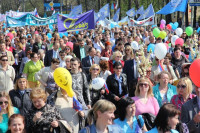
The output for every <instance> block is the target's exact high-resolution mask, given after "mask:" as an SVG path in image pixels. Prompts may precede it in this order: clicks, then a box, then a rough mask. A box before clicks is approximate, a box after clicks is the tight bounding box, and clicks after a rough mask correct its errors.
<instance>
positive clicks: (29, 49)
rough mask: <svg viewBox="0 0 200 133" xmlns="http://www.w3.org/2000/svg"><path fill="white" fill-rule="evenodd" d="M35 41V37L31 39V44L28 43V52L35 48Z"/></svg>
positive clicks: (26, 50)
mask: <svg viewBox="0 0 200 133" xmlns="http://www.w3.org/2000/svg"><path fill="white" fill-rule="evenodd" d="M34 43H35V40H34V39H30V43H29V44H26V49H25V52H26V53H27V52H28V51H32V49H33V44H34Z"/></svg>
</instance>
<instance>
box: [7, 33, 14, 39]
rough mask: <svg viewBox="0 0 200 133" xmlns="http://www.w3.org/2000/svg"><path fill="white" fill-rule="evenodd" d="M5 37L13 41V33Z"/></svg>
mask: <svg viewBox="0 0 200 133" xmlns="http://www.w3.org/2000/svg"><path fill="white" fill-rule="evenodd" d="M7 36H9V38H10V40H12V39H13V37H14V36H13V33H11V32H9V33H8V34H7Z"/></svg>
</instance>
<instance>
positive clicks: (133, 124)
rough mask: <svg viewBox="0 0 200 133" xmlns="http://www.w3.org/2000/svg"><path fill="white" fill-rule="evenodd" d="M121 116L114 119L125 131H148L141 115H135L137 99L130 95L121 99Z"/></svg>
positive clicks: (131, 132)
mask: <svg viewBox="0 0 200 133" xmlns="http://www.w3.org/2000/svg"><path fill="white" fill-rule="evenodd" d="M119 106H120V108H119V118H118V119H115V120H114V123H115V124H118V125H119V126H120V127H121V128H122V129H123V131H124V133H138V132H139V131H147V129H146V127H145V124H144V120H143V118H142V116H141V115H139V116H135V111H136V107H135V101H134V100H133V99H131V98H130V97H127V98H122V99H120V101H119Z"/></svg>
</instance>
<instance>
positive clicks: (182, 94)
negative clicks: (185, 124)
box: [171, 77, 196, 110]
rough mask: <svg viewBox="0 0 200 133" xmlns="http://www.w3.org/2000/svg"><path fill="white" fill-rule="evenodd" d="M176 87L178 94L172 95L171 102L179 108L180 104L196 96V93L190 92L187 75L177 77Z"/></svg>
mask: <svg viewBox="0 0 200 133" xmlns="http://www.w3.org/2000/svg"><path fill="white" fill-rule="evenodd" d="M176 87H177V93H178V94H177V95H174V96H173V97H172V99H171V103H172V104H174V105H175V106H176V107H177V108H178V109H179V110H181V107H182V105H183V104H184V103H186V102H187V101H189V100H190V99H193V98H194V97H196V95H194V94H192V82H191V80H190V79H189V78H187V77H184V78H181V79H179V81H178V85H177V86H176Z"/></svg>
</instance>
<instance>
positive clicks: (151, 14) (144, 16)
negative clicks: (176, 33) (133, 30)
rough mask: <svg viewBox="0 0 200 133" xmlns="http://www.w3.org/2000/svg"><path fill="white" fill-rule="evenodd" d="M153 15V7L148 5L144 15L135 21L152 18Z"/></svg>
mask: <svg viewBox="0 0 200 133" xmlns="http://www.w3.org/2000/svg"><path fill="white" fill-rule="evenodd" d="M154 15H155V13H154V9H153V5H152V4H150V5H149V6H148V8H147V9H146V10H145V11H144V13H143V14H141V15H140V17H139V18H138V19H137V21H139V20H142V19H145V18H148V17H151V16H154Z"/></svg>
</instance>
